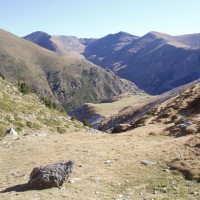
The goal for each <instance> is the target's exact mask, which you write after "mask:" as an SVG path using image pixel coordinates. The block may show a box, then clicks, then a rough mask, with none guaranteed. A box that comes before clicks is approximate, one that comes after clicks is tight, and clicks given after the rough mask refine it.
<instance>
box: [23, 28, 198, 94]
mask: <svg viewBox="0 0 200 200" xmlns="http://www.w3.org/2000/svg"><path fill="white" fill-rule="evenodd" d="M24 38H25V39H27V40H29V41H32V42H34V43H36V44H38V45H40V46H42V47H44V48H47V49H49V50H52V51H55V52H57V53H58V54H60V55H65V54H66V52H71V53H72V52H73V53H74V54H75V53H76V54H77V53H78V55H79V56H81V55H83V56H84V57H85V58H86V59H87V60H89V61H91V62H93V63H94V64H96V65H98V66H100V67H102V68H104V69H110V70H112V71H113V72H114V73H115V74H117V75H119V76H120V77H122V78H124V79H127V80H130V81H131V82H133V83H135V84H136V85H137V86H138V87H139V88H141V89H142V90H144V91H145V92H147V93H148V94H151V95H157V94H161V93H164V92H166V91H169V90H171V89H173V88H175V87H178V86H181V85H183V84H186V83H189V82H192V81H194V80H196V79H198V78H199V77H200V34H190V35H181V36H171V35H168V34H164V33H159V32H149V33H147V34H146V35H144V36H142V37H139V36H135V35H131V34H129V33H125V32H119V33H116V34H109V35H107V36H105V37H103V38H99V39H79V38H77V37H73V36H50V35H48V34H46V33H43V32H35V33H32V34H30V35H28V36H26V37H24ZM80 54H81V55H80Z"/></svg>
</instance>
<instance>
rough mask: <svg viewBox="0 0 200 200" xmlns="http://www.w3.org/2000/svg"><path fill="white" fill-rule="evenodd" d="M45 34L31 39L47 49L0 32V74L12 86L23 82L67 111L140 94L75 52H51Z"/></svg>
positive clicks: (136, 89) (51, 46) (109, 72)
mask: <svg viewBox="0 0 200 200" xmlns="http://www.w3.org/2000/svg"><path fill="white" fill-rule="evenodd" d="M46 35H47V34H45V35H44V34H41V33H40V34H38V36H37V38H36V37H35V40H37V41H39V42H38V43H39V44H40V45H43V46H45V45H48V46H45V47H46V48H47V47H48V48H49V49H50V50H47V49H45V48H41V47H40V46H39V45H36V44H34V43H32V42H29V41H27V40H25V39H23V38H20V37H17V36H15V35H13V34H11V33H9V32H6V31H4V30H0V60H1V62H0V73H1V74H2V75H3V76H4V77H5V78H6V79H7V80H9V81H12V82H14V83H17V82H25V83H27V84H28V85H29V86H31V87H32V88H33V90H34V91H35V92H36V93H37V94H38V95H39V96H40V97H45V98H51V99H54V101H55V102H58V103H60V104H61V105H62V106H63V107H64V108H65V109H66V110H67V111H68V110H70V109H72V108H75V107H77V106H79V105H81V104H83V103H86V102H100V101H102V100H104V99H109V98H111V97H113V96H117V95H119V94H122V93H124V92H131V93H140V92H141V93H143V92H142V91H141V90H140V89H138V88H137V87H136V85H135V84H133V83H131V82H130V81H127V80H124V79H120V78H119V77H118V76H117V75H115V74H114V73H113V72H112V71H110V70H104V69H102V68H100V67H98V66H96V65H95V64H93V63H91V62H90V61H87V60H86V59H85V58H84V57H83V56H82V55H80V54H78V53H77V50H76V51H71V50H70V51H69V52H65V55H64V56H61V55H59V54H57V53H55V52H53V51H52V50H55V46H54V44H53V43H50V42H49V41H50V40H49V39H48V37H49V36H48V35H47V37H44V36H46ZM74 41H75V40H74ZM44 44H45V45H44ZM73 46H74V45H73V44H72V47H73ZM72 47H69V48H72ZM74 48H75V47H74ZM77 48H78V47H77ZM77 55H78V56H77Z"/></svg>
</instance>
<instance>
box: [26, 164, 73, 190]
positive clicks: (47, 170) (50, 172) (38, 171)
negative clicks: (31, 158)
mask: <svg viewBox="0 0 200 200" xmlns="http://www.w3.org/2000/svg"><path fill="white" fill-rule="evenodd" d="M74 163H75V162H74V161H72V160H70V161H68V162H66V163H55V164H52V165H47V166H44V167H36V168H34V169H33V171H32V172H31V174H30V181H29V186H30V188H32V189H46V188H51V187H60V186H62V184H63V183H64V181H66V180H67V179H68V177H69V175H70V173H72V170H73V164H74Z"/></svg>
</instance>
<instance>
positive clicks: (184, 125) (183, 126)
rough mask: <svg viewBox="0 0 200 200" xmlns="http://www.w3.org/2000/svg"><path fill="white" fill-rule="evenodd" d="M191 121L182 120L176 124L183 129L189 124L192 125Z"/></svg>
mask: <svg viewBox="0 0 200 200" xmlns="http://www.w3.org/2000/svg"><path fill="white" fill-rule="evenodd" d="M192 124H193V123H192V122H190V121H189V122H183V123H182V124H179V125H178V127H179V128H180V129H185V128H186V127H188V126H190V125H192Z"/></svg>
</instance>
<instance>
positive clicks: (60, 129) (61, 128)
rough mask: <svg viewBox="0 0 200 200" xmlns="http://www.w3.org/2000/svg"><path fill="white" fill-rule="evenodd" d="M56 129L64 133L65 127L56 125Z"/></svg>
mask: <svg viewBox="0 0 200 200" xmlns="http://www.w3.org/2000/svg"><path fill="white" fill-rule="evenodd" d="M57 131H58V133H60V134H64V133H66V129H65V128H64V127H60V126H59V127H57Z"/></svg>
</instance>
